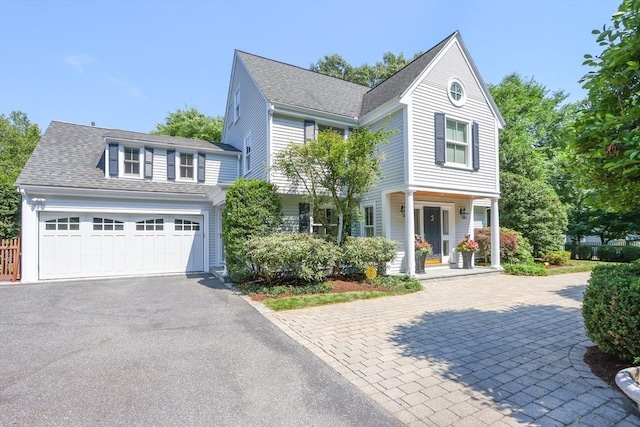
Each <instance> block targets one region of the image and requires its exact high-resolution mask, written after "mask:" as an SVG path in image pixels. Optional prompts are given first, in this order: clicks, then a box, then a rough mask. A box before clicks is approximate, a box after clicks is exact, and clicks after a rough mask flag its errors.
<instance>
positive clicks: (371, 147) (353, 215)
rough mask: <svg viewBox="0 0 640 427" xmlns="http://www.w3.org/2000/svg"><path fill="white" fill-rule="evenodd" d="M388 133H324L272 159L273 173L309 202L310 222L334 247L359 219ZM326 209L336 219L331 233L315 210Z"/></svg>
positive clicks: (327, 221) (323, 216) (321, 213)
mask: <svg viewBox="0 0 640 427" xmlns="http://www.w3.org/2000/svg"><path fill="white" fill-rule="evenodd" d="M391 133H392V132H390V131H386V130H384V129H380V130H378V131H376V132H372V131H370V130H369V129H367V128H364V129H358V130H354V131H353V132H352V133H351V134H350V135H349V137H348V138H347V139H345V138H344V137H343V136H342V135H341V134H340V133H338V132H335V131H332V130H326V131H322V132H320V133H319V134H318V137H317V138H316V139H314V140H311V141H308V142H307V143H306V144H296V143H293V142H292V143H290V144H289V146H288V147H287V148H286V149H284V150H282V151H280V152H279V153H278V154H276V157H275V163H274V167H275V168H276V169H278V170H280V171H282V173H283V174H284V175H285V176H286V177H287V178H288V179H289V180H290V181H291V182H292V183H293V185H294V186H297V187H301V188H299V189H300V190H303V191H304V193H305V194H306V195H307V197H308V199H309V201H310V202H311V207H312V211H313V217H314V220H315V221H316V222H318V223H320V224H322V225H323V226H324V227H325V228H326V230H327V232H328V233H329V235H330V236H332V237H333V238H334V239H335V240H336V241H337V242H338V243H339V244H340V245H342V243H344V241H345V239H346V237H347V231H348V230H349V229H350V228H351V226H352V225H353V224H354V222H355V221H356V220H357V219H358V217H359V213H360V212H359V211H360V199H361V198H362V196H364V195H365V194H366V192H367V191H369V190H370V189H371V188H372V187H373V185H374V184H375V182H376V181H377V179H378V178H379V177H380V175H381V167H380V163H381V162H382V157H381V156H380V155H379V154H378V146H379V145H380V144H386V143H387V142H388V139H389V136H390V135H391ZM327 204H329V205H331V206H332V207H333V208H334V209H335V212H336V215H337V216H338V218H339V225H338V227H337V230H335V231H334V229H333V228H332V224H331V222H332V221H331V219H330V218H328V217H327V215H326V213H325V211H323V210H322V209H321V207H322V206H323V205H327Z"/></svg>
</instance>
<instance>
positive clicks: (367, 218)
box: [364, 206, 375, 237]
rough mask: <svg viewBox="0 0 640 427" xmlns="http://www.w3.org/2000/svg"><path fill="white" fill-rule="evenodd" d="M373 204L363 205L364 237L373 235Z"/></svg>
mask: <svg viewBox="0 0 640 427" xmlns="http://www.w3.org/2000/svg"><path fill="white" fill-rule="evenodd" d="M373 221H374V213H373V206H365V207H364V237H373V236H374V235H375V225H374V222H373Z"/></svg>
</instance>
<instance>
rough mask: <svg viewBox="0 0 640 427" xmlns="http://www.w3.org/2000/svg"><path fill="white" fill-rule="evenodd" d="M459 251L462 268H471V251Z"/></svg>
mask: <svg viewBox="0 0 640 427" xmlns="http://www.w3.org/2000/svg"><path fill="white" fill-rule="evenodd" d="M460 253H461V254H462V268H466V269H467V270H471V269H472V268H473V252H471V251H462V252H460Z"/></svg>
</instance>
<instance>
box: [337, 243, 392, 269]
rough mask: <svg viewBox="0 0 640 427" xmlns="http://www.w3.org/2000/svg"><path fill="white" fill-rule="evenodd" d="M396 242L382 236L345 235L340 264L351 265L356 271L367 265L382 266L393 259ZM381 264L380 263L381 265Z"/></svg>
mask: <svg viewBox="0 0 640 427" xmlns="http://www.w3.org/2000/svg"><path fill="white" fill-rule="evenodd" d="M397 250H398V243H397V242H394V241H393V240H389V239H385V238H384V237H347V240H346V241H345V242H344V244H343V245H342V260H341V261H342V264H344V265H349V266H352V267H354V268H355V269H356V271H357V272H358V273H362V272H364V269H365V268H367V267H368V266H374V267H379V266H380V267H384V268H380V269H381V270H386V264H387V263H388V262H391V261H393V259H394V258H395V257H396V251H397ZM381 264H382V265H381Z"/></svg>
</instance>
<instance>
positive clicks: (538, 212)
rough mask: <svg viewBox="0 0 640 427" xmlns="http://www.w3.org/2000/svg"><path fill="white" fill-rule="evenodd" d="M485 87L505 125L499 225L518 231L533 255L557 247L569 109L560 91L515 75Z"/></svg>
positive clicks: (563, 223) (561, 225) (561, 221)
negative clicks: (498, 109)
mask: <svg viewBox="0 0 640 427" xmlns="http://www.w3.org/2000/svg"><path fill="white" fill-rule="evenodd" d="M489 90H490V91H491V94H492V96H493V98H494V99H495V101H496V104H497V105H498V108H500V112H501V113H502V116H503V118H504V119H505V123H506V125H505V127H504V129H503V130H502V132H501V133H500V141H499V143H500V189H501V192H502V198H501V202H500V204H501V208H500V219H501V225H504V226H505V227H509V228H512V229H514V230H516V231H520V232H522V234H523V235H524V237H526V238H527V239H529V241H530V242H531V244H532V246H533V251H534V254H535V255H540V254H542V253H545V252H549V251H553V250H558V249H561V247H562V242H563V233H564V231H565V229H566V227H567V214H566V210H565V206H564V205H563V203H562V201H561V200H560V198H559V197H558V194H557V193H556V188H558V189H562V190H563V191H564V190H566V189H565V188H564V186H565V185H566V182H567V177H566V175H565V171H566V169H564V163H563V160H564V158H565V150H566V138H567V136H568V134H569V130H568V124H569V123H570V121H571V120H572V111H573V107H572V106H570V105H569V106H567V105H563V104H562V103H563V101H564V100H565V99H566V97H567V96H566V94H565V93H564V92H562V91H556V92H549V90H547V89H546V87H545V86H543V85H542V84H540V83H538V82H536V81H535V80H534V79H529V80H525V79H524V78H522V77H521V76H520V75H518V74H515V73H513V74H509V75H507V76H505V77H504V78H503V79H502V81H501V82H500V84H498V85H491V86H490V87H489ZM551 183H553V184H555V185H551ZM558 184H561V185H558ZM568 197H570V195H569V196H568ZM569 201H570V200H569ZM565 202H566V200H565Z"/></svg>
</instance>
